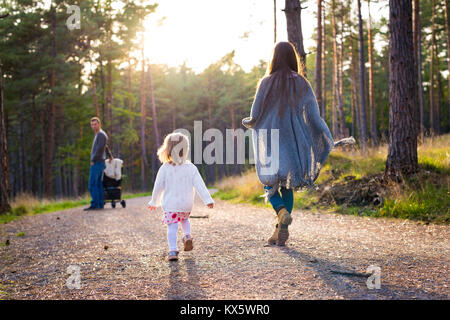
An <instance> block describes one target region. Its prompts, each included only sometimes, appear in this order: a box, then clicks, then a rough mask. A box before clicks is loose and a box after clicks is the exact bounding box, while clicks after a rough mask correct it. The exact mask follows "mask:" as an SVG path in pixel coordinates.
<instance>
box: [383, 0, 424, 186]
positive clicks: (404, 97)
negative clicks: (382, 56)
mask: <svg viewBox="0 0 450 320" xmlns="http://www.w3.org/2000/svg"><path fill="white" fill-rule="evenodd" d="M414 69H415V65H414V47H413V35H412V7H411V0H389V74H390V77H389V105H390V109H389V148H388V158H387V161H386V171H385V173H386V176H388V177H390V178H396V179H399V178H400V179H401V175H402V174H403V175H408V174H411V173H413V172H416V171H417V170H418V162H417V129H418V128H417V125H416V119H415V114H416V112H415V110H416V108H417V99H416V90H417V83H416V79H414V77H411V75H413V74H414Z"/></svg>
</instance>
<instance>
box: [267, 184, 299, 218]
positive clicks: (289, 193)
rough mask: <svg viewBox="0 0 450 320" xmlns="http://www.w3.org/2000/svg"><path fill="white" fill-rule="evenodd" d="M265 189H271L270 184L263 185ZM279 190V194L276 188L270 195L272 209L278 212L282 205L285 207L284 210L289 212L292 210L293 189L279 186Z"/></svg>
mask: <svg viewBox="0 0 450 320" xmlns="http://www.w3.org/2000/svg"><path fill="white" fill-rule="evenodd" d="M264 189H265V190H270V189H272V187H271V186H264ZM280 191H281V196H280V192H278V190H277V191H276V192H275V194H274V195H273V196H272V197H270V199H269V201H270V203H271V204H272V207H273V209H274V210H275V211H276V213H277V214H278V211H280V209H281V208H282V207H284V208H286V210H287V211H288V212H289V213H291V212H292V208H293V207H294V191H293V190H292V189H287V188H285V187H281V188H280Z"/></svg>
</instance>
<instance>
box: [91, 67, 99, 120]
mask: <svg viewBox="0 0 450 320" xmlns="http://www.w3.org/2000/svg"><path fill="white" fill-rule="evenodd" d="M91 83H92V96H93V97H94V110H95V115H96V116H97V117H98V118H100V109H99V107H98V98H97V86H96V84H95V77H94V74H92V80H91Z"/></svg>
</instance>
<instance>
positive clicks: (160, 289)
mask: <svg viewBox="0 0 450 320" xmlns="http://www.w3.org/2000/svg"><path fill="white" fill-rule="evenodd" d="M148 201H149V198H148V197H143V198H134V199H129V200H127V207H126V208H125V209H124V208H122V207H120V206H118V207H117V208H116V209H112V208H111V207H110V205H109V204H108V205H107V208H105V209H104V210H102V211H89V212H85V211H83V210H82V208H74V209H68V210H64V211H59V212H54V213H47V214H40V215H36V216H26V217H23V218H22V219H20V220H18V221H13V222H10V223H7V224H3V225H0V243H2V244H3V245H1V246H0V298H2V299H263V300H265V299H277V300H278V299H449V297H450V290H449V283H448V274H449V262H450V261H449V260H450V259H449V258H450V257H449V248H450V228H449V227H448V226H444V225H433V224H430V225H424V224H418V223H416V222H412V221H402V220H393V219H374V218H363V217H356V216H345V215H336V214H326V213H319V212H303V211H302V212H301V211H298V210H294V212H293V218H294V221H293V224H292V225H291V226H290V239H289V240H288V242H287V245H286V247H277V246H268V245H266V239H267V238H268V237H269V236H270V235H271V234H272V231H273V226H274V222H275V215H274V213H273V211H272V210H271V209H270V208H268V207H267V208H260V207H253V206H250V205H244V204H231V203H229V202H226V201H221V200H216V206H215V208H214V209H208V208H207V207H206V206H204V205H203V204H202V203H201V202H200V200H199V199H196V204H195V207H194V210H193V212H192V213H191V216H192V218H191V226H192V235H193V237H194V250H193V251H190V252H184V251H181V249H182V243H181V228H180V230H179V247H180V259H179V261H178V262H168V261H167V250H168V247H167V240H166V227H165V226H164V225H162V224H161V211H160V209H158V211H157V212H156V214H155V213H150V212H149V210H148V209H147V205H146V204H147V202H148ZM20 232H23V233H24V234H25V235H24V236H19V235H18V233H20ZM6 240H9V245H4V244H5V242H6ZM71 265H74V266H78V268H79V270H80V283H81V288H80V289H69V288H68V286H67V284H66V281H67V279H68V278H69V277H70V274H69V273H68V267H69V266H71ZM371 265H374V266H378V267H379V268H380V270H381V273H380V280H381V287H380V289H369V288H368V286H367V284H366V281H367V277H368V274H367V273H366V270H367V268H368V267H369V266H371Z"/></svg>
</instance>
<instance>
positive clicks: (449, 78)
mask: <svg viewBox="0 0 450 320" xmlns="http://www.w3.org/2000/svg"><path fill="white" fill-rule="evenodd" d="M416 1H418V0H416ZM444 4H445V10H444V12H445V30H446V31H447V37H446V40H447V69H448V73H447V81H448V86H447V130H450V26H449V25H450V22H449V20H448V19H449V14H448V0H444Z"/></svg>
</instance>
